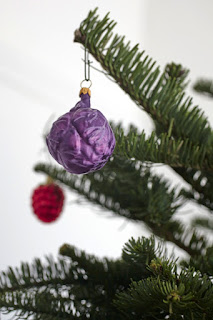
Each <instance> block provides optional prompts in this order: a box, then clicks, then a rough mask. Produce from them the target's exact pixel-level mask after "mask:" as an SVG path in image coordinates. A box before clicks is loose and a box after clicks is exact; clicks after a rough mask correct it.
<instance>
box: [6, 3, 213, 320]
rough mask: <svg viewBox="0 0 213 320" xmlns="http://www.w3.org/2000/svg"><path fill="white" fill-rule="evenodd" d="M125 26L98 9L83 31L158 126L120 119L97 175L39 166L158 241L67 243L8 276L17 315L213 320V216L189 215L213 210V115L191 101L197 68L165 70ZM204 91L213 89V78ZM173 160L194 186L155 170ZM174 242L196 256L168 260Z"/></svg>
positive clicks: (78, 35)
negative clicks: (108, 245) (186, 213)
mask: <svg viewBox="0 0 213 320" xmlns="http://www.w3.org/2000/svg"><path fill="white" fill-rule="evenodd" d="M114 26H115V22H114V21H111V20H110V19H109V15H108V14H107V15H106V16H105V17H104V18H103V19H102V20H100V19H99V17H98V15H97V9H95V10H94V11H91V12H89V15H88V17H87V18H86V19H85V20H84V21H83V22H82V23H81V25H80V28H79V29H78V30H76V32H75V39H74V41H76V42H79V43H81V44H82V45H84V46H86V47H87V49H88V50H89V52H90V53H91V54H92V55H93V57H94V58H95V59H96V60H97V61H98V62H100V64H101V66H102V68H103V70H104V73H105V75H107V76H109V77H111V78H113V79H114V81H115V82H116V83H117V84H118V85H119V86H120V87H121V88H122V89H123V90H124V91H125V92H126V93H127V94H128V95H129V96H130V97H131V99H132V100H133V101H134V102H135V103H136V104H137V105H138V106H139V107H140V108H142V109H143V110H145V111H146V112H147V113H148V114H149V115H150V116H151V118H152V120H153V123H154V125H155V131H153V132H152V134H151V136H149V137H147V136H146V134H145V132H143V131H141V130H140V129H137V128H135V127H134V125H130V126H129V128H127V129H124V128H122V125H121V124H118V125H116V124H114V123H113V122H112V123H111V126H112V128H113V130H114V132H115V136H116V149H115V151H114V154H113V156H112V157H111V159H110V161H109V162H108V164H107V165H106V166H105V167H104V168H102V169H101V170H100V171H97V172H94V173H90V174H87V175H81V176H77V175H72V174H69V173H68V172H66V171H65V170H62V169H59V168H58V167H54V166H51V165H48V164H37V165H36V166H35V168H34V169H35V171H37V172H42V173H44V174H45V175H47V176H50V177H52V178H53V179H54V180H56V181H57V182H58V183H61V184H63V185H65V186H67V187H68V188H70V189H71V190H72V191H75V192H77V193H78V194H79V196H80V197H83V198H84V199H86V200H87V201H88V202H90V203H92V204H93V205H96V206H99V208H101V209H104V210H107V211H110V212H113V213H114V214H116V215H118V216H121V217H124V218H126V219H130V220H132V221H137V222H138V223H141V224H144V225H145V226H146V227H147V228H148V229H149V231H150V232H152V233H153V234H154V235H155V236H157V237H158V238H157V239H158V241H159V238H160V239H163V240H164V242H163V243H160V244H157V243H156V238H155V237H154V236H151V237H150V238H149V239H146V238H144V237H142V238H139V239H137V240H135V239H133V238H132V239H130V240H129V241H128V242H127V243H126V244H125V245H124V248H123V252H122V256H121V259H117V260H111V259H107V258H104V259H98V258H97V257H95V256H93V255H88V254H86V253H85V252H84V251H79V250H77V249H76V248H74V247H73V246H71V245H67V244H65V245H63V246H62V247H61V248H60V256H59V258H58V259H57V261H54V259H53V258H51V257H47V258H46V261H45V262H41V260H39V259H36V260H35V261H34V262H33V263H32V264H27V263H22V264H21V267H20V268H15V269H12V268H9V269H8V271H7V272H3V273H2V274H1V275H0V309H1V310H3V311H5V312H10V311H16V312H17V319H23V318H25V319H41V320H42V319H43V320H47V319H48V320H56V319H57V320H60V319H82V320H85V319H94V320H95V319H98V320H125V319H134V320H143V319H144V320H162V319H165V320H166V319H170V320H172V319H174V320H182V319H183V320H211V319H213V284H212V275H213V246H212V243H211V241H210V240H208V238H207V237H206V236H204V235H203V233H202V231H203V230H205V231H206V230H210V231H212V229H213V222H212V218H211V217H210V216H209V217H207V218H204V217H202V216H201V215H200V216H199V217H197V218H195V219H194V220H193V221H192V224H191V226H186V225H184V224H183V223H182V222H181V217H180V216H179V213H181V210H182V208H183V206H184V204H186V203H187V202H188V201H190V200H193V201H194V202H196V203H197V204H199V205H202V206H205V207H206V208H207V209H208V211H209V213H210V214H211V213H212V210H213V187H212V186H213V174H212V170H213V143H212V142H213V134H212V130H211V128H210V126H209V124H208V121H207V119H206V118H205V116H204V115H203V113H202V112H201V110H200V109H199V108H198V107H193V104H192V99H191V98H190V97H188V98H187V97H186V95H185V93H184V90H185V88H186V86H187V75H188V70H187V69H186V68H184V67H182V65H181V64H176V63H174V62H172V63H169V64H167V65H166V67H165V69H164V71H163V72H161V71H160V68H159V67H156V63H155V62H154V61H153V60H152V59H151V58H149V57H148V56H147V55H145V52H144V51H142V52H140V51H139V49H138V45H136V46H134V47H131V45H130V42H126V41H125V37H121V36H118V35H116V34H115V35H113V28H114ZM195 89H196V90H197V91H199V92H202V93H205V94H208V95H209V96H212V95H213V92H212V90H211V89H212V83H211V82H204V81H202V82H199V83H198V84H197V85H196V86H195ZM153 163H158V164H159V163H160V164H167V165H169V166H170V167H171V168H172V169H173V170H174V171H175V172H176V173H177V174H178V175H179V176H180V177H182V178H183V179H184V180H185V181H186V182H187V184H188V187H186V188H183V187H182V188H181V187H180V186H176V187H171V185H170V181H169V179H165V178H164V177H162V176H159V175H157V174H156V173H154V171H153V170H152V165H153ZM165 241H169V242H172V243H173V244H175V245H176V246H177V247H179V248H180V249H182V250H184V251H185V253H186V255H185V258H182V261H179V260H177V259H174V258H173V255H172V256H171V257H167V254H166V250H165V244H166V243H165Z"/></svg>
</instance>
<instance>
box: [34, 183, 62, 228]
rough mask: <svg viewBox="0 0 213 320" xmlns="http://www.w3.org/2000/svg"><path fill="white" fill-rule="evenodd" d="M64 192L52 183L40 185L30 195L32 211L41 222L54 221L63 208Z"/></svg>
mask: <svg viewBox="0 0 213 320" xmlns="http://www.w3.org/2000/svg"><path fill="white" fill-rule="evenodd" d="M63 202H64V194H63V191H62V189H61V188H60V187H59V186H58V185H56V184H54V183H50V184H46V185H40V186H39V187H38V188H36V189H35V190H34V192H33V195H32V207H33V211H34V213H35V214H36V216H37V217H38V219H39V220H41V221H43V222H47V223H48V222H52V221H55V220H56V219H57V218H58V217H59V215H60V213H61V211H62V208H63Z"/></svg>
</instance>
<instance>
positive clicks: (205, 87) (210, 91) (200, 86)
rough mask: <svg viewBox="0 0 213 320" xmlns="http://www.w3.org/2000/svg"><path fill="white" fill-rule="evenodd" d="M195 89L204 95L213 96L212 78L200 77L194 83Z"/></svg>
mask: <svg viewBox="0 0 213 320" xmlns="http://www.w3.org/2000/svg"><path fill="white" fill-rule="evenodd" d="M193 89H194V90H195V91H197V92H198V93H201V94H203V95H206V96H207V97H210V98H213V81H212V80H204V79H200V80H198V81H197V82H196V83H195V84H194V86H193Z"/></svg>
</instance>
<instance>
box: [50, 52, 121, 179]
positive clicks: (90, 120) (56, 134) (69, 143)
mask: <svg viewBox="0 0 213 320" xmlns="http://www.w3.org/2000/svg"><path fill="white" fill-rule="evenodd" d="M84 62H85V79H84V80H83V81H82V82H81V90H80V94H79V96H80V98H81V101H79V102H78V103H77V104H76V105H75V107H74V108H72V109H71V110H70V111H69V112H67V113H65V114H64V115H62V116H61V117H60V118H59V119H58V120H56V121H55V122H54V123H53V125H52V128H51V130H50V133H49V134H48V135H47V138H46V142H47V146H48V149H49V152H50V154H51V155H52V157H53V158H54V159H55V160H56V161H57V162H58V163H59V164H61V165H62V166H63V167H64V168H65V169H66V170H67V171H68V172H71V173H75V174H82V173H89V172H92V171H96V170H99V169H101V168H102V167H103V166H104V165H105V164H106V163H107V161H108V160H109V158H110V156H111V154H112V153H113V150H114V148H115V136H114V134H113V131H112V129H111V127H110V125H109V123H108V121H107V119H106V118H105V117H104V115H103V114H102V113H101V112H100V111H99V110H96V109H92V108H91V107H90V96H91V91H90V89H89V88H90V87H91V85H92V82H91V80H90V61H89V58H88V53H87V49H86V47H85V61H84ZM87 66H88V74H87V72H86V67H87ZM84 81H87V82H89V86H88V88H86V87H83V86H82V84H83V82H84Z"/></svg>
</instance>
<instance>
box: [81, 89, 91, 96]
mask: <svg viewBox="0 0 213 320" xmlns="http://www.w3.org/2000/svg"><path fill="white" fill-rule="evenodd" d="M87 93H88V95H89V96H90V97H91V90H90V89H89V88H85V87H84V88H81V90H80V93H79V97H80V96H81V94H87Z"/></svg>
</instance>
